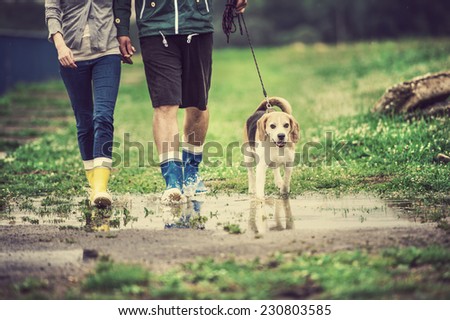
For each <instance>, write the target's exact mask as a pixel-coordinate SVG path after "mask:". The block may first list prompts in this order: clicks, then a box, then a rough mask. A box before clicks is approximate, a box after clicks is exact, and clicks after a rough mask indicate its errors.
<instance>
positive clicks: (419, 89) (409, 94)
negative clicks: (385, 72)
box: [372, 71, 450, 115]
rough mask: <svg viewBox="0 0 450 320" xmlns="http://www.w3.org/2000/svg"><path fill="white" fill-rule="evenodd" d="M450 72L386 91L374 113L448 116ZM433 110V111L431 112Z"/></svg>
mask: <svg viewBox="0 0 450 320" xmlns="http://www.w3.org/2000/svg"><path fill="white" fill-rule="evenodd" d="M449 97H450V71H444V72H439V73H433V74H426V75H423V76H420V77H417V78H414V79H412V80H410V81H405V82H403V83H400V84H397V85H395V86H393V87H391V88H389V89H387V90H386V92H385V94H384V95H383V96H382V97H381V99H380V100H378V102H377V103H376V105H375V107H374V108H373V109H372V111H373V112H380V113H389V114H390V113H394V114H405V113H412V112H416V111H420V112H421V113H422V112H423V113H424V114H425V115H427V112H429V113H430V115H432V114H436V113H444V114H448V111H449V110H450V102H449V101H446V100H447V99H448V98H449ZM431 109H433V111H431Z"/></svg>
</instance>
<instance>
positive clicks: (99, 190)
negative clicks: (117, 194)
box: [91, 167, 112, 208]
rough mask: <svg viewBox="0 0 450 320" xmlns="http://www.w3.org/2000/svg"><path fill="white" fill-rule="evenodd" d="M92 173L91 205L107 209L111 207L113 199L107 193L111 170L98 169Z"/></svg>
mask: <svg viewBox="0 0 450 320" xmlns="http://www.w3.org/2000/svg"><path fill="white" fill-rule="evenodd" d="M92 171H93V177H92V178H93V179H92V195H91V205H92V206H96V207H98V208H106V207H109V206H111V203H112V197H111V195H110V194H109V193H108V191H107V188H108V181H109V176H110V174H111V169H110V168H105V167H96V168H94V169H92Z"/></svg>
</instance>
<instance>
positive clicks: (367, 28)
mask: <svg viewBox="0 0 450 320" xmlns="http://www.w3.org/2000/svg"><path fill="white" fill-rule="evenodd" d="M157 1H158V0H155V2H157ZM179 1H180V0H179ZM185 1H194V0H185ZM210 1H213V3H214V11H215V24H216V45H217V46H223V45H225V44H226V41H225V37H224V36H223V35H222V32H221V19H222V12H223V10H224V7H225V2H226V1H225V0H210ZM43 3H44V0H0V29H3V30H4V29H9V30H11V29H12V30H37V31H45V24H44V5H43ZM449 12H450V1H449V0H295V1H293V0H275V1H274V0H249V6H248V9H247V11H246V21H247V24H248V25H249V28H250V31H251V34H252V38H253V40H254V42H255V44H256V45H263V46H272V45H280V44H286V43H291V42H304V43H314V42H324V43H330V44H333V43H340V42H348V41H358V40H374V39H376V40H380V39H387V38H389V39H395V38H400V37H427V36H431V37H441V36H449V35H450V19H449V18H448V16H447V15H448V13H449ZM133 25H134V24H133ZM231 44H232V45H244V44H245V38H243V37H238V36H233V37H232V41H231Z"/></svg>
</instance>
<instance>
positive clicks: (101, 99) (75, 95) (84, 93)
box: [60, 55, 121, 160]
mask: <svg viewBox="0 0 450 320" xmlns="http://www.w3.org/2000/svg"><path fill="white" fill-rule="evenodd" d="M120 63H121V62H120V55H106V56H103V57H100V58H97V59H93V60H86V61H79V62H76V64H77V66H78V68H76V69H71V68H64V67H62V66H61V65H60V73H61V77H62V79H63V81H64V84H65V86H66V89H67V93H68V94H69V98H70V102H71V104H72V108H73V112H74V114H75V119H76V122H77V134H78V146H79V148H80V153H81V158H82V159H83V160H92V159H94V158H99V157H106V158H110V159H111V158H112V141H113V133H114V126H113V121H114V107H115V105H116V100H117V94H118V91H119V82H120V71H121V66H120Z"/></svg>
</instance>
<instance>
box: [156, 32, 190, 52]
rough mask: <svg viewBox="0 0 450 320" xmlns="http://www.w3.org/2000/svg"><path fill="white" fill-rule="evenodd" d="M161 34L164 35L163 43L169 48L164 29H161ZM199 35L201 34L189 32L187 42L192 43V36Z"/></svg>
mask: <svg viewBox="0 0 450 320" xmlns="http://www.w3.org/2000/svg"><path fill="white" fill-rule="evenodd" d="M159 34H160V35H161V37H162V43H163V45H164V47H166V48H167V47H168V46H169V42H167V39H166V36H165V35H164V33H162V31H159ZM198 35H199V34H198V33H191V34H189V35H188V36H187V38H186V42H187V43H191V41H192V38H193V37H195V36H198Z"/></svg>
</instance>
